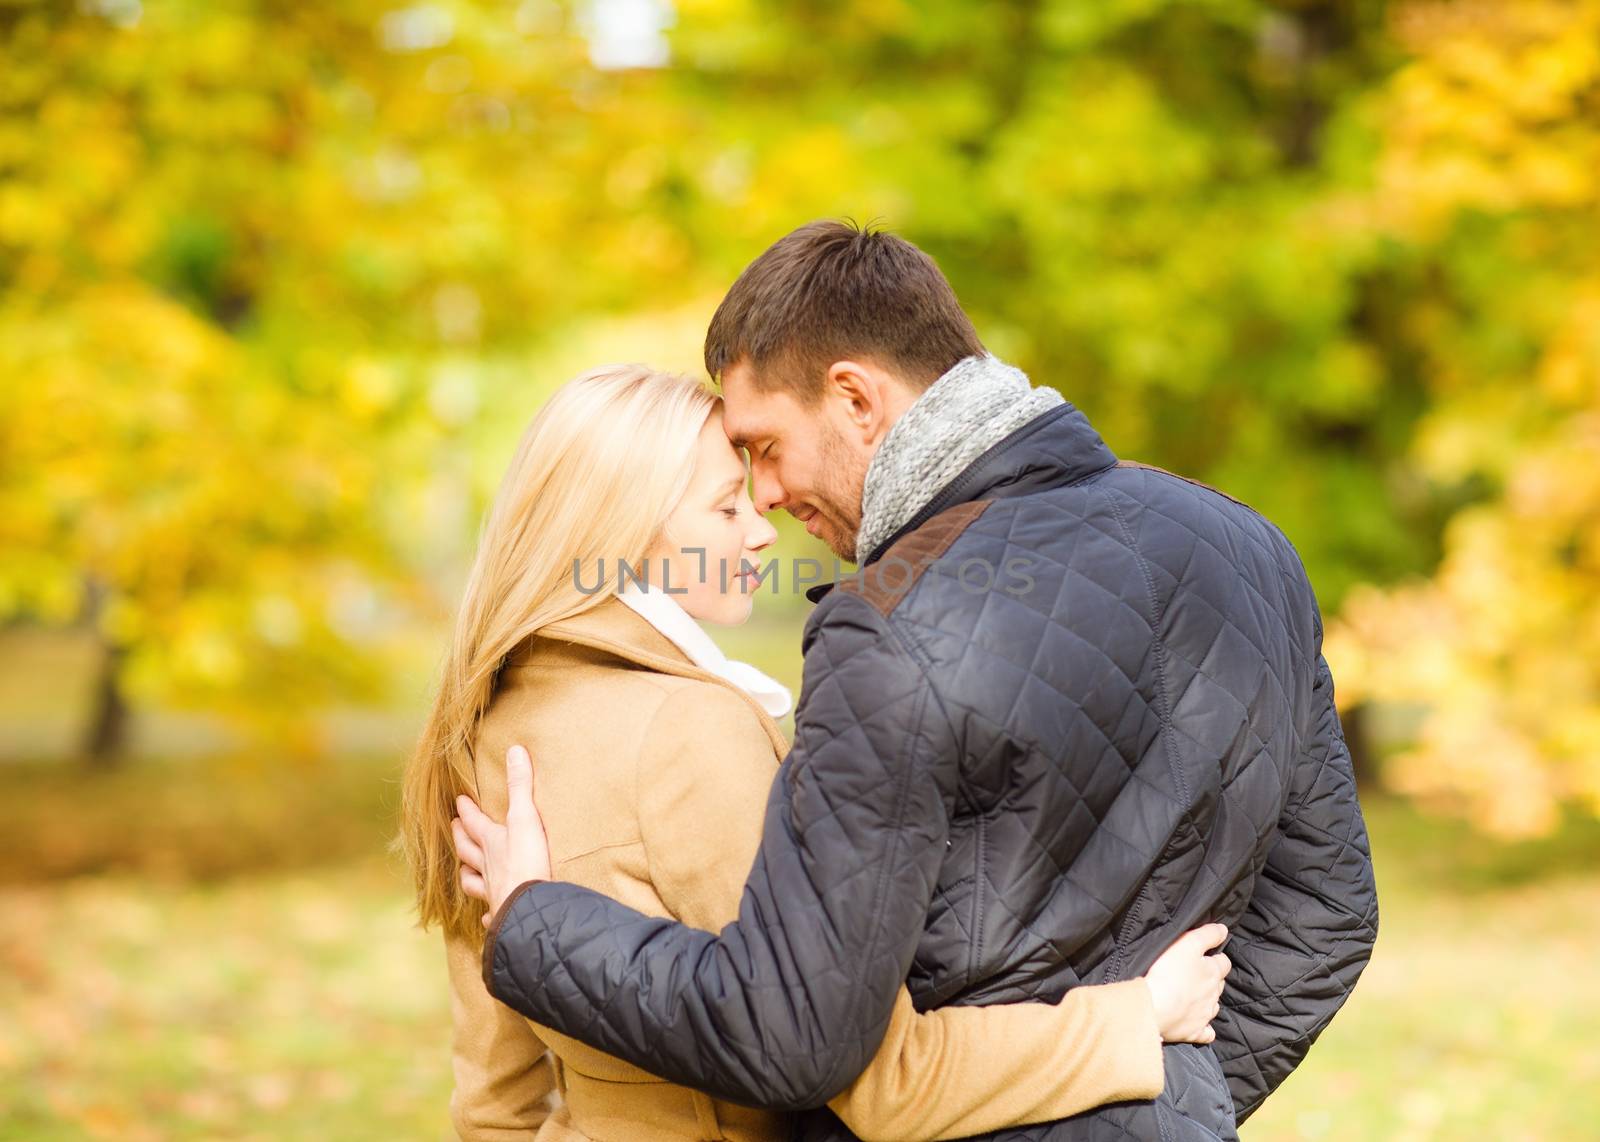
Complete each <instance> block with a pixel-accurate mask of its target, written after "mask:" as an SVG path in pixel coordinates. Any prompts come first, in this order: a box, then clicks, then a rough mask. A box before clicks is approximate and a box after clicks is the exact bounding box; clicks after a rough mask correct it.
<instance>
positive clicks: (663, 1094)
mask: <svg viewBox="0 0 1600 1142" xmlns="http://www.w3.org/2000/svg"><path fill="white" fill-rule="evenodd" d="M746 484H747V479H746V472H745V466H744V463H743V460H742V459H741V457H740V456H739V454H738V453H737V452H736V451H735V450H734V449H733V447H732V446H731V445H730V444H729V443H728V441H727V438H726V437H725V436H724V434H723V431H722V418H721V412H720V402H719V401H718V400H717V398H716V397H715V396H714V395H713V394H712V393H710V392H709V391H708V390H707V389H706V388H704V387H703V386H702V385H700V384H698V383H696V382H694V381H692V380H690V379H688V378H683V377H677V376H672V375H668V374H663V373H658V372H653V371H651V370H649V369H646V368H643V367H640V366H621V367H614V368H606V369H599V370H595V371H594V372H591V373H588V374H585V375H583V376H581V377H578V378H577V379H575V380H573V381H572V382H570V383H569V384H567V385H566V386H565V387H563V388H562V390H561V391H560V392H559V393H557V394H556V396H555V397H554V398H552V399H551V400H550V401H549V402H548V403H547V404H546V406H545V408H544V409H543V410H542V411H541V412H540V413H539V415H538V416H537V417H536V418H535V419H534V421H533V424H532V425H531V426H530V427H529V429H528V432H527V434H526V435H525V437H524V439H523V441H522V444H521V447H520V448H519V450H518V453H517V455H516V458H515V459H514V460H513V462H512V465H511V469H510V471H509V472H508V473H507V475H506V478H505V481H504V484H503V485H502V487H501V490H500V493H499V496H498V497H497V499H496V502H495V505H494V508H493V509H492V511H491V513H490V516H489V521H488V524H487V526H486V528H485V531H484V535H483V538H482V540H481V542H480V546H479V550H478V556H477V560H476V563H475V565H474V568H473V571H472V575H471V578H470V580H469V582H468V585H467V591H466V598H465V601H464V603H463V605H462V610H461V616H460V620H459V623H458V626H457V630H456V635H455V641H454V644H453V646H452V649H451V651H450V655H449V658H448V660H447V663H446V667H445V671H444V676H443V680H442V683H441V685H440V689H439V694H438V697H437V700H436V702H435V704H434V708H433V711H432V714H431V716H430V718H429V720H428V723H427V726H426V728H425V730H424V732H423V737H422V741H421V745H420V747H419V749H418V751H417V755H416V757H415V758H414V759H413V761H412V763H411V766H410V768H409V769H408V771H407V774H406V781H405V799H404V815H405V819H404V838H405V842H406V845H407V849H408V853H409V855H410V857H411V860H412V864H413V868H414V870H415V872H416V879H417V892H418V903H419V911H420V914H421V918H422V921H423V923H424V924H432V923H438V924H440V925H441V926H442V927H443V928H444V930H445V933H446V942H447V948H448V961H449V970H450V980H451V986H452V989H453V1000H454V1002H453V1012H454V1021H455V1037H454V1067H455V1079H456V1087H455V1094H454V1097H453V1098H452V1101H451V1111H452V1117H453V1120H454V1123H455V1127H456V1130H457V1132H458V1133H459V1135H460V1136H461V1137H462V1138H464V1139H489V1138H506V1137H509V1136H511V1135H512V1134H520V1135H522V1136H526V1134H527V1133H528V1132H531V1131H534V1130H537V1133H538V1137H539V1138H540V1139H556V1140H580V1139H635V1138H695V1139H701V1138H705V1139H713V1138H723V1139H733V1140H738V1142H757V1140H763V1139H776V1138H779V1137H782V1135H783V1130H784V1123H783V1120H782V1116H780V1115H777V1114H774V1113H770V1112H766V1111H761V1110H753V1109H750V1108H748V1107H743V1106H738V1105H734V1104H732V1103H727V1102H721V1101H717V1100H714V1099H712V1098H710V1097H708V1096H706V1095H704V1094H701V1093H699V1092H697V1091H693V1090H690V1089H688V1088H685V1087H679V1086H676V1085H673V1084H670V1083H667V1082H664V1081H662V1080H659V1079H657V1078H655V1077H653V1076H651V1075H650V1074H648V1073H646V1072H645V1071H642V1070H639V1069H638V1068H636V1067H633V1066H631V1065H629V1064H627V1063H624V1062H622V1061H620V1060H617V1059H614V1058H611V1057H610V1056H607V1055H604V1054H602V1053H600V1052H598V1051H595V1050H593V1049H591V1048H589V1047H586V1046H585V1045H583V1044H582V1043H580V1042H578V1041H576V1040H573V1039H570V1038H567V1037H565V1036H563V1035H560V1034H557V1033H556V1032H554V1031H552V1030H549V1029H546V1028H542V1027H537V1026H534V1025H533V1024H531V1023H529V1022H528V1021H526V1020H524V1019H523V1018H521V1017H520V1016H518V1015H517V1014H515V1013H514V1012H512V1011H511V1010H510V1009H508V1008H506V1007H504V1006H502V1005H500V1004H499V1003H497V1002H496V1001H494V1000H493V999H492V998H491V997H490V996H489V995H488V993H487V991H486V990H485V988H484V985H483V982H482V978H481V974H480V964H479V960H480V955H481V947H482V942H483V930H482V926H481V924H480V909H479V906H478V905H477V903H476V902H475V901H473V900H471V899H469V898H468V897H467V896H466V895H465V893H464V892H463V890H462V887H461V881H460V876H459V872H458V866H457V862H456V859H455V856H454V851H453V845H452V834H451V826H450V822H451V819H452V817H453V816H454V814H455V811H456V809H455V798H456V796H457V795H458V794H463V793H465V794H469V795H471V796H473V797H475V798H476V799H477V801H478V802H479V804H481V805H482V806H483V807H484V809H485V810H486V811H487V812H489V813H490V814H493V815H495V816H497V817H499V818H501V819H503V818H504V815H505V811H506V804H507V798H506V787H505V779H504V770H503V768H502V764H501V758H503V757H504V756H505V753H506V750H507V748H508V747H509V746H510V745H512V744H513V743H521V744H523V745H526V746H528V747H529V748H530V750H531V751H532V753H533V754H534V756H536V757H541V758H547V759H551V760H550V762H549V763H547V764H542V765H541V767H540V771H539V801H540V809H541V811H542V814H543V817H544V820H545V821H546V823H547V827H548V837H549V845H550V851H551V856H552V860H553V863H554V867H555V868H556V869H557V870H558V872H559V874H560V876H561V877H562V878H563V879H565V880H569V881H573V882H575V883H578V884H582V885H586V886H587V887H590V888H593V889H596V890H598V891H600V892H604V893H606V894H608V895H610V896H614V897H616V898H618V899H620V900H622V901H624V902H625V903H628V904H630V905H632V906H633V907H635V908H637V909H639V910H640V911H643V912H646V913H651V914H654V915H660V916H671V917H674V918H676V919H678V920H681V921H683V922H685V923H688V924H692V925H695V926H697V927H701V928H705V929H709V930H713V931H714V930H717V929H719V928H721V927H722V926H723V925H724V924H726V923H727V922H729V921H730V920H732V919H733V918H734V916H735V915H736V913H737V911H738V904H739V899H740V895H741V891H742V889H743V885H744V879H745V876H746V874H747V873H748V871H749V869H750V865H751V862H752V861H753V859H754V856H755V852H756V848H757V846H758V844H759V841H760V833H761V821H762V816H763V812H762V810H763V808H764V806H765V803H766V799H767V793H768V789H769V786H770V785H771V782H772V778H773V776H774V774H775V772H776V769H777V765H778V763H779V761H780V760H781V758H782V756H783V754H784V752H785V750H786V749H787V743H786V742H785V740H784V738H783V736H782V734H781V732H780V731H779V729H778V726H777V724H776V722H775V721H774V720H773V719H774V718H775V717H781V716H782V715H783V714H784V713H785V712H786V711H787V708H788V704H789V697H788V694H787V692H786V691H785V690H784V689H783V688H782V687H781V686H779V685H777V684H776V683H774V682H772V681H771V680H770V679H768V678H766V677H765V676H764V675H762V674H760V673H759V672H758V671H756V670H754V669H753V668H752V667H749V666H746V665H744V664H742V663H733V662H729V661H728V660H727V659H726V658H724V657H723V656H722V655H721V654H720V652H718V651H717V649H716V647H715V646H714V645H713V644H712V643H711V641H710V639H709V638H708V637H707V636H706V634H705V633H704V632H703V631H702V630H701V629H700V628H699V626H698V624H697V622H696V620H701V621H706V622H713V623H719V624H734V623H739V622H742V621H744V619H745V618H746V617H748V615H749V612H750V607H751V595H752V593H753V591H754V590H755V589H756V588H757V587H758V586H759V583H758V582H757V581H755V579H754V576H753V575H752V574H751V573H750V571H749V570H748V568H750V567H751V566H752V565H753V564H754V562H755V557H756V556H757V555H758V554H759V553H760V552H761V551H762V550H763V549H764V548H766V547H767V546H768V545H769V544H770V543H771V542H772V540H773V538H774V536H775V533H774V531H773V529H772V527H771V525H770V524H768V523H767V522H766V521H765V520H763V519H762V518H761V517H760V516H759V515H758V514H757V513H756V512H755V510H754V507H753V505H752V504H751V501H750V497H749V493H748V491H747V488H746ZM619 561H620V562H621V563H622V564H625V565H626V570H623V569H622V567H620V566H619ZM576 759H583V760H582V763H581V764H574V762H575V761H576ZM1216 927H1217V926H1215V925H1213V926H1210V928H1208V929H1201V930H1199V931H1198V932H1197V933H1191V934H1190V935H1189V936H1185V937H1184V938H1183V939H1181V940H1180V941H1179V942H1178V943H1177V944H1175V945H1174V947H1173V949H1172V950H1169V951H1168V952H1167V953H1166V954H1165V955H1164V956H1163V957H1162V958H1161V960H1160V961H1158V962H1157V964H1156V965H1155V967H1154V968H1152V970H1151V973H1150V974H1149V976H1147V977H1144V978H1142V979H1138V980H1131V981H1126V982H1122V983H1116V984H1108V985H1104V986H1100V987H1084V988H1079V989H1076V990H1074V991H1072V992H1070V993H1069V994H1068V995H1067V997H1066V998H1065V999H1064V1000H1063V1001H1062V1002H1061V1003H1059V1004H1054V1005H1051V1004H1016V1005H1009V1006H997V1007H988V1008H980V1007H965V1008H944V1009H940V1010H936V1011H932V1012H929V1013H927V1014H925V1015H918V1014H917V1013H916V1012H915V1010H914V1009H913V1007H912V1004H911V1000H910V996H909V994H907V993H906V992H905V991H904V990H903V989H902V992H901V995H900V997H899V999H898V1001H897V1003H896V1006H895V1010H894V1014H893V1018H892V1021H891V1025H890V1028H889V1032H888V1034H887V1036H886V1037H885V1039H884V1042H883V1045H882V1047H881V1048H880V1050H879V1052H878V1054H877V1056H876V1058H875V1059H874V1060H873V1062H872V1063H871V1065H869V1067H868V1068H867V1070H866V1071H865V1072H864V1073H863V1074H862V1076H861V1077H860V1078H859V1079H858V1080H857V1081H856V1082H855V1084H854V1085H853V1086H852V1087H850V1088H849V1089H848V1090H846V1091H845V1092H844V1093H843V1094H841V1095H840V1096H839V1097H838V1098H836V1099H835V1100H834V1101H833V1102H832V1103H830V1106H831V1107H832V1108H833V1109H834V1110H835V1112H836V1113H838V1114H839V1115H840V1116H841V1117H842V1118H843V1119H844V1120H845V1122H846V1123H847V1124H848V1125H849V1126H850V1127H851V1129H852V1130H854V1131H855V1133H856V1134H858V1135H860V1136H861V1137H863V1138H868V1139H871V1138H891V1137H893V1138H948V1137H959V1136H963V1135H968V1134H972V1133H977V1132H980V1131H989V1130H995V1129H999V1128H1002V1127H1005V1126H1008V1125H1014V1124H1018V1123H1024V1122H1037V1121H1046V1120H1050V1119H1054V1118H1061V1117H1065V1116H1067V1115H1070V1114H1074V1113H1077V1112H1079V1111H1081V1110H1084V1109H1087V1108H1088V1107H1091V1106H1095V1105H1099V1104H1101V1103H1103V1102H1110V1101H1117V1100H1121V1099H1129V1098H1151V1097H1154V1096H1155V1095H1156V1094H1158V1093H1159V1092H1160V1090H1161V1087H1162V1081H1163V1075H1162V1056H1161V1049H1160V1044H1161V1042H1162V1040H1163V1038H1165V1039H1166V1040H1167V1041H1172V1042H1179V1041H1197V1042H1206V1041H1209V1040H1210V1038H1211V1037H1212V1036H1211V1031H1210V1028H1209V1026H1208V1024H1209V1020H1210V1019H1211V1017H1212V1016H1213V1015H1214V1014H1215V1011H1216V1005H1217V1001H1218V999H1219V997H1220V992H1221V978H1220V974H1219V970H1218V963H1219V961H1218V959H1216V958H1211V959H1207V958H1206V957H1205V955H1204V953H1205V950H1206V949H1207V948H1209V947H1211V946H1214V945H1215V944H1216V943H1217V942H1218V933H1217V932H1216V931H1215V929H1216ZM1223 962H1224V963H1225V961H1223ZM558 1092H559V1098H556V1097H555V1096H556V1094H557V1093H558Z"/></svg>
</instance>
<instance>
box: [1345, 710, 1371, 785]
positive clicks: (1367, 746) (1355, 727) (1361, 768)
mask: <svg viewBox="0 0 1600 1142" xmlns="http://www.w3.org/2000/svg"><path fill="white" fill-rule="evenodd" d="M1339 724H1340V725H1341V726H1342V727H1343V729H1344V744H1345V746H1346V748H1348V749H1349V750H1350V769H1351V771H1352V772H1353V773H1354V774H1355V778H1356V787H1357V788H1358V789H1360V790H1361V791H1362V792H1363V793H1368V792H1373V791H1375V790H1376V789H1377V787H1378V758H1377V756H1376V754H1375V753H1374V752H1373V749H1372V727H1371V725H1370V724H1369V721H1368V718H1367V705H1366V703H1365V702H1361V703H1358V704H1356V705H1354V706H1351V707H1350V708H1349V709H1348V710H1345V711H1344V712H1342V713H1341V714H1340V715H1339Z"/></svg>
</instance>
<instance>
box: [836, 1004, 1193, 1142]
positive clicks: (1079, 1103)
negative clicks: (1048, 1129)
mask: <svg viewBox="0 0 1600 1142" xmlns="http://www.w3.org/2000/svg"><path fill="white" fill-rule="evenodd" d="M1164 1082H1165V1076H1164V1074H1163V1068H1162V1059H1161V1032H1160V1029H1159V1028H1158V1027H1157V1025H1156V1015H1155V1007H1154V1005H1153V1004H1152V1003H1151V1000H1150V989H1149V988H1148V987H1147V986H1146V985H1145V982H1144V981H1143V980H1142V979H1136V980H1129V981H1127V982H1125V983H1111V984H1102V985H1100V986H1096V987H1078V988H1074V989H1073V990H1071V991H1069V992H1068V993H1067V994H1066V997H1065V998H1064V999H1062V1001H1061V1002H1060V1003H1055V1004H1051V1003H1011V1004H1001V1005H995V1006H990V1007H941V1008H937V1009H935V1010H933V1011H929V1012H927V1013H926V1014H922V1015H918V1014H917V1013H916V1010H915V1009H914V1008H913V1007H912V1004H911V996H910V994H909V993H908V992H906V991H905V990H904V989H901V992H900V995H899V998H898V999H896V1001H895V1007H894V1013H893V1015H892V1016H891V1017H890V1021H889V1031H888V1033H887V1034H886V1035H885V1036H884V1039H883V1043H882V1044H881V1045H880V1046H879V1048H878V1053H877V1054H876V1055H875V1056H873V1059H872V1062H870V1063H869V1064H867V1069H866V1070H865V1071H863V1072H862V1073H861V1076H860V1077H859V1078H857V1079H856V1081H855V1082H854V1083H852V1084H851V1085H850V1086H849V1087H848V1088H847V1089H846V1090H845V1091H844V1092H843V1093H842V1094H840V1095H838V1096H837V1097H835V1098H834V1099H833V1100H832V1101H831V1102H829V1103H828V1106H829V1107H830V1108H831V1109H832V1110H833V1112H834V1113H835V1114H837V1115H838V1116H839V1117H840V1118H841V1119H843V1120H844V1123H845V1125H846V1126H848V1127H850V1129H851V1130H852V1131H854V1132H855V1133H856V1135H857V1136H858V1137H860V1138H861V1139H863V1142H892V1140H894V1139H905V1138H927V1139H937V1138H962V1137H965V1136H967V1135H969V1134H983V1133H987V1132H989V1131H992V1130H1000V1129H1003V1128H1004V1127H1007V1126H1019V1125H1022V1124H1024V1123H1029V1122H1050V1121H1053V1120H1055V1119H1057V1118H1066V1117H1068V1116H1070V1115H1073V1114H1078V1113H1081V1112H1082V1111H1085V1110H1089V1109H1091V1108H1092V1107H1096V1106H1100V1105H1103V1104H1105V1103H1108V1102H1119V1101H1122V1100H1123V1099H1134V1098H1155V1097H1156V1096H1157V1095H1159V1094H1160V1093H1161V1088H1162V1085H1163V1084H1164Z"/></svg>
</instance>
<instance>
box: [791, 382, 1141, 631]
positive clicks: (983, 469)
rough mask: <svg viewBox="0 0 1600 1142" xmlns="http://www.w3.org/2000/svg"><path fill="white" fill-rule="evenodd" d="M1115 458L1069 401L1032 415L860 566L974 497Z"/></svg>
mask: <svg viewBox="0 0 1600 1142" xmlns="http://www.w3.org/2000/svg"><path fill="white" fill-rule="evenodd" d="M1116 462H1117V458H1116V456H1115V455H1114V454H1113V453H1112V451H1111V449H1110V448H1108V447H1107V446H1106V442H1105V441H1104V440H1103V439H1101V437H1100V434H1099V433H1098V432H1096V431H1095V428H1094V426H1093V425H1092V424H1090V423H1089V419H1088V417H1086V416H1084V415H1083V413H1082V412H1080V411H1079V410H1078V408H1077V407H1076V406H1074V405H1072V404H1070V403H1068V404H1062V405H1059V406H1057V407H1056V408H1053V409H1051V410H1050V411H1049V412H1047V413H1045V414H1044V415H1042V416H1038V417H1035V418H1034V419H1032V420H1030V421H1029V422H1028V423H1027V424H1024V425H1023V426H1022V427H1021V428H1019V429H1017V430H1016V431H1015V432H1013V433H1011V435H1009V436H1007V437H1005V438H1003V439H1002V440H1000V441H999V442H998V443H997V444H995V445H994V446H993V447H992V448H990V449H989V450H988V451H986V452H985V453H983V455H981V456H979V457H978V458H977V459H976V460H974V461H973V462H972V463H971V464H969V465H967V466H966V467H965V468H963V469H962V470H961V474H960V475H958V476H957V477H956V478H955V479H953V480H951V481H950V482H949V483H948V484H946V485H945V486H944V487H943V488H941V489H939V491H938V492H936V493H934V496H933V498H932V499H931V500H929V501H928V502H927V503H926V504H924V505H923V507H922V508H921V509H920V510H919V511H918V512H917V514H916V515H914V516H912V517H911V519H910V520H908V521H907V522H906V523H905V525H904V526H902V527H901V528H900V530H899V531H897V532H895V533H894V534H893V535H891V536H890V537H889V538H888V539H886V540H885V541H884V542H883V543H881V544H879V545H878V547H877V549H876V550H875V551H873V553H872V555H871V556H869V557H868V558H867V561H866V563H864V564H862V566H863V567H865V566H869V565H871V564H872V563H875V562H876V561H877V560H878V559H880V558H882V557H883V555H884V553H886V552H887V551H888V550H889V549H890V548H891V547H893V546H894V544H895V543H896V541H898V540H900V539H901V538H903V537H905V536H906V535H909V534H910V533H911V532H913V531H916V530H917V529H918V528H919V527H921V526H922V525H923V524H925V523H927V522H928V521H929V520H930V519H932V518H933V517H934V516H936V515H938V514H939V513H940V512H942V511H946V510H947V509H949V508H953V507H955V506H956V505H957V504H964V503H968V502H970V501H972V500H1005V499H1011V498H1012V497H1015V496H1026V495H1032V494H1033V493H1035V492H1039V491H1043V490H1045V489H1047V488H1061V487H1066V486H1068V485H1070V484H1076V483H1078V482H1079V481H1081V480H1086V479H1088V478H1089V477H1090V476H1093V475H1096V474H1097V473H1100V472H1103V471H1105V470H1106V469H1108V468H1111V467H1114V466H1115V465H1116ZM834 586H835V584H833V583H824V584H822V585H821V586H819V587H812V588H811V589H810V590H808V591H807V592H806V597H807V598H808V599H810V600H811V601H812V602H813V603H819V602H821V601H822V599H823V597H824V596H826V595H827V593H828V592H829V591H831V590H833V588H834Z"/></svg>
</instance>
